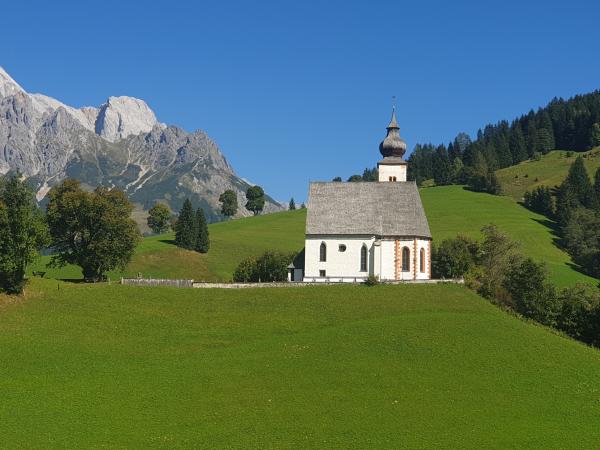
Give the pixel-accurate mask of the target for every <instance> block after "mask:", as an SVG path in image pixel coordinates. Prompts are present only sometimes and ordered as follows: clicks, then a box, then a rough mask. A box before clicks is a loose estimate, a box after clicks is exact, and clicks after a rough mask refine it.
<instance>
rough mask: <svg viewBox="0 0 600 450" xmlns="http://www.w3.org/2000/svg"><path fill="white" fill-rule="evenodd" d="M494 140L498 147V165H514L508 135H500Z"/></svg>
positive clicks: (500, 166)
mask: <svg viewBox="0 0 600 450" xmlns="http://www.w3.org/2000/svg"><path fill="white" fill-rule="evenodd" d="M494 141H495V142H494V147H495V149H496V155H497V158H498V167H499V168H504V167H508V166H510V165H512V163H513V160H512V154H511V152H510V148H509V146H508V141H507V140H506V137H505V136H504V135H500V136H498V137H497V138H496V139H495V140H494Z"/></svg>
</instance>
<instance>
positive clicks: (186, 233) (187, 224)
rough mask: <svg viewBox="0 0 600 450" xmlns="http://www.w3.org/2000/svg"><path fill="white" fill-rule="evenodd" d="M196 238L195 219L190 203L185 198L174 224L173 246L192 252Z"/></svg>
mask: <svg viewBox="0 0 600 450" xmlns="http://www.w3.org/2000/svg"><path fill="white" fill-rule="evenodd" d="M197 237H198V232H197V227H196V217H195V214H194V210H193V209H192V202H191V201H190V199H189V198H186V199H185V201H184V202H183V206H182V207H181V211H179V217H178V218H177V223H176V224H175V245H177V246H178V247H182V248H186V249H188V250H193V249H194V247H195V246H196V240H197Z"/></svg>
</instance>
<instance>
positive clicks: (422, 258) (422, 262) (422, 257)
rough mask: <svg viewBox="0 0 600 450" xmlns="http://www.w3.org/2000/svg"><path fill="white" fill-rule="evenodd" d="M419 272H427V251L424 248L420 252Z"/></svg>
mask: <svg viewBox="0 0 600 450" xmlns="http://www.w3.org/2000/svg"><path fill="white" fill-rule="evenodd" d="M419 270H420V271H421V272H425V249H424V248H422V249H421V251H420V252H419Z"/></svg>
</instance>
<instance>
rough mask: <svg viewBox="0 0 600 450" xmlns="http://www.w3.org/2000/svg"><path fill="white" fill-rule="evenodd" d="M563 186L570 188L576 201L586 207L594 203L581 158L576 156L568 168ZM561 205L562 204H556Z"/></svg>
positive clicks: (590, 185)
mask: <svg viewBox="0 0 600 450" xmlns="http://www.w3.org/2000/svg"><path fill="white" fill-rule="evenodd" d="M563 186H565V187H566V188H568V189H570V190H571V191H572V192H573V193H574V194H575V197H576V198H577V201H578V202H579V203H580V204H581V205H582V206H585V207H586V208H590V207H591V206H592V205H593V203H594V198H593V197H594V196H593V189H592V184H591V182H590V178H589V176H588V173H587V170H586V168H585V165H584V164H583V158H582V157H581V156H579V157H577V159H576V160H575V162H574V163H573V164H572V165H571V168H570V169H569V174H568V175H567V178H566V179H565V181H564V182H563ZM558 206H559V207H561V206H562V205H558Z"/></svg>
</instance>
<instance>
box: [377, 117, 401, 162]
mask: <svg viewBox="0 0 600 450" xmlns="http://www.w3.org/2000/svg"><path fill="white" fill-rule="evenodd" d="M379 151H380V152H381V154H382V155H383V157H384V158H387V157H388V156H395V157H399V158H402V156H404V153H406V142H404V139H402V138H401V137H400V127H399V126H398V121H397V120H396V106H394V107H393V109H392V119H391V120H390V124H389V125H388V126H387V136H386V138H385V139H384V140H383V141H382V142H381V144H379Z"/></svg>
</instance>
